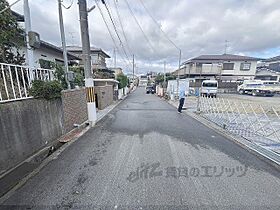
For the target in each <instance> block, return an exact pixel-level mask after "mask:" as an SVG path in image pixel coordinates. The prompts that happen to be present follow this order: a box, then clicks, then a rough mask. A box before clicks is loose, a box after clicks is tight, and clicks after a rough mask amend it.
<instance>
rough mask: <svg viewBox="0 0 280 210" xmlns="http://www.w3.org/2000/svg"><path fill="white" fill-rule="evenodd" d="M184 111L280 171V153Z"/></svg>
mask: <svg viewBox="0 0 280 210" xmlns="http://www.w3.org/2000/svg"><path fill="white" fill-rule="evenodd" d="M165 101H166V100H165ZM166 102H167V103H168V104H170V105H171V106H173V107H175V106H174V104H172V103H171V102H169V101H166ZM183 113H184V114H186V115H188V116H189V117H191V118H193V119H194V120H196V121H198V122H200V123H201V124H203V125H205V126H206V127H208V128H210V129H212V130H214V131H216V132H217V133H219V134H220V135H222V136H224V137H226V138H227V139H229V140H230V141H233V142H235V143H236V144H238V145H239V146H240V147H242V148H243V149H246V150H247V151H249V152H250V153H252V154H254V155H256V156H257V157H258V158H259V159H261V160H263V161H265V162H267V163H269V164H270V165H272V166H274V167H275V168H276V169H278V170H279V171H280V155H278V154H277V153H275V152H273V151H270V150H267V149H265V148H263V147H261V146H259V145H257V144H254V143H252V142H250V141H248V140H247V139H245V138H243V137H241V136H235V135H232V134H230V133H229V132H227V130H224V129H223V128H221V127H219V126H218V125H216V124H215V123H213V122H211V121H208V120H207V119H205V118H203V117H201V116H200V115H199V114H195V113H193V112H189V111H183Z"/></svg>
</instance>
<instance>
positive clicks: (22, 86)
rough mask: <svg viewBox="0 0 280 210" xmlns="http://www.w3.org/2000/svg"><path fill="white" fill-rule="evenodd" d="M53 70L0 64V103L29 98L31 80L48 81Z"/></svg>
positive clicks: (51, 77)
mask: <svg viewBox="0 0 280 210" xmlns="http://www.w3.org/2000/svg"><path fill="white" fill-rule="evenodd" d="M53 79H54V70H51V69H41V68H29V67H27V66H20V65H12V64H5V63H0V103H1V102H7V101H13V100H19V99H24V98H29V93H28V92H29V88H30V87H31V82H32V80H44V81H50V80H53Z"/></svg>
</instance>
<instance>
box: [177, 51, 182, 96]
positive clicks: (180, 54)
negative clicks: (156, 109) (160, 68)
mask: <svg viewBox="0 0 280 210" xmlns="http://www.w3.org/2000/svg"><path fill="white" fill-rule="evenodd" d="M181 56H182V51H181V49H179V68H178V75H177V97H178V98H179V80H180V67H181Z"/></svg>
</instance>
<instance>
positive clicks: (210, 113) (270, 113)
mask: <svg viewBox="0 0 280 210" xmlns="http://www.w3.org/2000/svg"><path fill="white" fill-rule="evenodd" d="M199 109H200V110H199V111H200V114H201V115H202V116H203V117H205V118H207V119H208V120H210V121H212V122H214V123H216V124H218V125H219V126H221V127H223V128H224V129H226V130H228V131H230V132H231V133H234V134H236V135H240V136H242V137H244V138H246V139H248V140H250V141H253V142H259V143H262V144H263V145H272V144H274V143H277V144H278V143H280V105H279V106H271V105H269V104H268V105H261V104H257V103H243V102H239V101H235V100H230V99H223V98H207V97H200V100H199Z"/></svg>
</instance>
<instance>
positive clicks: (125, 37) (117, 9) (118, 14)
mask: <svg viewBox="0 0 280 210" xmlns="http://www.w3.org/2000/svg"><path fill="white" fill-rule="evenodd" d="M114 6H115V10H116V13H117V17H118V20H119V23H120V26H121V30H122V34H123V37H124V39H125V41H126V44H127V48H128V52H129V53H130V56H131V55H133V54H134V53H132V50H131V48H130V46H129V42H128V39H127V36H126V34H125V31H124V27H123V24H122V19H121V16H120V12H119V8H118V5H117V3H116V1H115V0H114Z"/></svg>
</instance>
